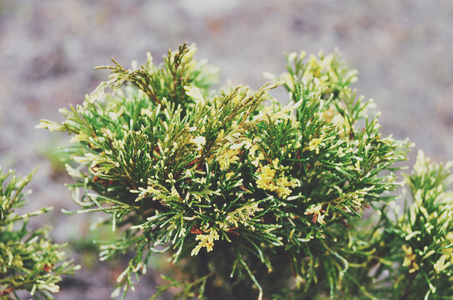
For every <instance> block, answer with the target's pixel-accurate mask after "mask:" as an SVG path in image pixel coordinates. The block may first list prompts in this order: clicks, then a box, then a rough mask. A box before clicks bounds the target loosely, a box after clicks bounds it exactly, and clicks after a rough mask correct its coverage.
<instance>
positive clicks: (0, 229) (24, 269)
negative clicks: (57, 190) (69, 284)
mask: <svg viewBox="0 0 453 300" xmlns="http://www.w3.org/2000/svg"><path fill="white" fill-rule="evenodd" d="M33 174H34V172H33V173H32V174H30V175H29V176H27V177H25V178H22V179H21V178H18V177H16V176H15V175H14V172H13V171H9V172H7V173H3V172H2V169H1V168H0V299H13V297H15V298H16V299H19V298H18V296H17V294H16V292H17V291H18V290H26V291H28V292H30V294H31V295H33V296H35V297H36V299H53V297H52V294H51V293H56V292H58V290H59V287H58V285H56V284H57V283H58V282H59V281H61V275H64V274H72V273H73V272H74V271H75V270H76V269H77V268H78V267H77V266H74V265H73V263H72V262H71V261H67V260H66V258H65V253H64V252H63V251H62V248H63V247H64V245H58V244H54V243H52V242H51V240H50V238H49V235H48V230H46V229H38V230H33V231H30V230H28V229H27V220H28V218H29V217H31V216H36V215H40V214H43V213H45V212H47V211H49V210H50V209H51V208H44V209H41V210H39V211H37V212H34V213H27V214H23V215H18V214H17V213H15V210H16V209H18V208H20V207H22V206H23V204H24V201H25V198H24V196H25V193H24V192H23V190H24V188H25V186H26V185H27V184H28V183H29V182H30V180H31V178H32V176H33Z"/></svg>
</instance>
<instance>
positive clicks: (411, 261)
mask: <svg viewBox="0 0 453 300" xmlns="http://www.w3.org/2000/svg"><path fill="white" fill-rule="evenodd" d="M402 248H403V251H404V253H406V256H405V257H404V261H403V267H409V266H410V267H411V268H410V269H409V273H414V272H415V271H417V270H418V269H419V266H418V264H417V262H416V261H415V260H416V256H415V253H413V250H412V247H407V246H406V245H403V247H402Z"/></svg>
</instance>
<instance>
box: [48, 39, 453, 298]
mask: <svg viewBox="0 0 453 300" xmlns="http://www.w3.org/2000/svg"><path fill="white" fill-rule="evenodd" d="M194 52H195V47H193V46H192V47H188V46H187V45H186V44H183V45H181V46H180V47H179V49H178V50H177V51H174V52H172V51H169V53H168V55H167V56H166V57H164V62H163V63H162V64H159V65H155V64H154V63H153V59H152V57H151V55H150V54H148V59H147V62H146V64H144V65H143V66H141V68H138V69H137V68H134V69H131V70H128V69H125V68H123V67H122V66H121V65H120V64H119V63H118V62H116V61H115V60H113V62H114V65H113V66H111V67H101V69H108V70H110V71H111V75H110V78H109V80H108V81H106V82H102V83H101V84H100V85H99V87H98V88H97V89H96V90H95V91H94V92H93V93H92V94H90V95H87V96H86V99H85V101H84V102H83V104H82V105H77V106H76V107H73V106H71V107H69V108H68V109H62V110H61V113H62V114H63V116H64V117H65V120H64V121H63V122H62V123H56V122H52V121H47V120H43V121H41V124H40V125H39V127H44V128H48V129H49V130H51V131H52V130H58V131H62V132H68V133H69V134H72V139H71V141H72V142H73V146H71V147H66V148H65V151H67V152H69V153H71V155H72V161H71V162H69V163H68V164H67V170H68V173H69V174H70V175H71V176H72V177H74V178H75V180H76V182H75V183H74V184H71V185H69V186H70V188H71V189H72V190H73V198H74V201H76V202H77V203H78V204H79V205H80V206H81V209H80V210H79V211H77V212H78V213H82V212H94V211H103V212H105V213H106V219H105V220H104V221H103V223H102V224H100V225H106V226H111V227H112V229H113V230H119V231H120V232H121V235H120V238H119V239H117V240H111V241H102V244H101V247H100V259H101V260H106V259H109V258H112V257H115V256H117V255H122V254H124V253H126V252H128V253H133V256H132V258H131V259H130V261H129V265H128V266H127V268H126V269H125V270H124V272H123V273H122V274H121V275H120V276H119V278H118V287H117V290H115V292H114V295H117V294H119V293H120V288H123V289H124V292H123V296H124V295H125V294H126V292H127V291H128V290H129V289H131V288H133V275H134V274H135V275H137V276H138V275H140V274H141V273H144V272H145V271H146V268H147V265H148V263H149V259H150V257H151V256H152V255H163V256H164V257H170V258H171V260H172V263H173V265H172V268H171V274H172V276H169V273H168V274H163V278H164V279H166V280H168V284H163V285H162V286H160V287H158V290H157V293H156V294H155V295H154V296H153V299H157V297H158V295H159V294H161V293H163V292H164V291H165V290H167V289H169V288H171V287H176V289H173V291H175V292H174V293H175V298H178V297H179V298H182V299H190V298H199V299H254V298H255V299H257V298H258V299H317V298H318V299H323V298H329V297H330V298H332V299H353V298H357V299H362V298H372V299H373V298H374V299H383V298H386V299H404V298H405V299H413V297H419V296H421V295H426V297H427V298H429V297H433V298H436V297H437V298H438V299H442V297H447V296H448V295H450V296H451V295H452V290H451V285H452V282H451V279H450V278H451V272H452V260H453V258H452V245H451V242H452V211H451V206H452V203H451V200H450V198H449V197H448V194H447V193H446V191H445V188H446V185H445V184H444V182H445V180H446V178H447V169H448V168H447V167H446V168H445V169H444V168H442V167H439V166H433V165H430V164H428V163H427V162H426V161H425V160H423V159H420V160H419V161H418V163H417V167H416V169H415V170H416V171H415V173H414V174H413V175H410V176H409V177H408V180H409V182H410V191H411V193H412V194H413V196H414V198H415V203H414V204H413V205H412V206H410V207H406V209H405V210H404V214H403V215H402V216H401V215H400V214H397V215H396V216H395V215H394V214H393V211H396V210H394V209H390V208H389V207H391V206H389V205H387V204H388V203H393V201H394V198H395V197H394V196H392V194H391V193H390V192H391V191H394V190H395V189H396V188H397V187H398V186H400V185H402V183H401V182H399V181H398V179H397V176H396V173H395V172H396V170H397V167H396V166H395V163H398V162H401V161H404V160H406V154H407V152H408V150H409V148H410V146H411V145H410V143H409V142H408V141H407V140H405V141H398V140H394V139H393V138H392V137H391V136H388V137H384V136H382V134H381V132H380V126H379V124H378V119H377V117H378V115H379V114H378V113H377V112H374V111H373V108H374V107H373V106H374V105H373V103H372V101H364V97H362V96H357V93H356V91H355V90H353V89H352V88H351V84H353V83H354V82H355V81H356V80H357V76H356V73H357V72H356V71H354V70H350V69H349V68H348V67H347V65H346V64H345V63H344V62H343V61H342V60H341V58H340V56H339V55H338V53H333V54H331V55H327V56H326V55H324V54H322V53H320V54H319V56H317V57H316V56H310V57H308V58H307V57H305V56H306V55H305V53H301V54H295V53H294V54H290V55H288V56H287V66H286V69H287V71H286V73H284V74H283V75H281V76H274V77H273V79H272V81H271V82H270V83H268V84H265V85H263V87H262V88H260V89H259V90H257V91H252V90H250V89H249V88H247V87H244V86H238V87H233V88H225V89H223V90H221V91H216V90H215V89H214V88H213V84H214V83H215V82H216V81H215V79H216V69H215V68H213V67H212V66H210V65H208V64H206V62H204V61H197V60H195V59H194V56H193V55H194ZM278 86H282V87H284V88H286V89H287V91H288V93H289V103H288V104H286V105H284V104H282V102H278V101H277V100H276V99H274V98H273V97H272V96H271V95H270V91H271V90H272V89H274V88H277V87H278ZM284 100H285V102H288V101H287V99H284ZM399 165H401V164H399ZM408 203H409V202H408ZM364 212H365V213H366V215H367V216H368V217H366V218H364V217H362V215H363V214H364ZM428 225H429V226H428ZM175 269H176V270H177V271H175ZM169 270H170V269H169ZM165 271H166V270H164V271H163V272H164V273H165ZM169 272H170V271H169ZM137 278H138V277H137Z"/></svg>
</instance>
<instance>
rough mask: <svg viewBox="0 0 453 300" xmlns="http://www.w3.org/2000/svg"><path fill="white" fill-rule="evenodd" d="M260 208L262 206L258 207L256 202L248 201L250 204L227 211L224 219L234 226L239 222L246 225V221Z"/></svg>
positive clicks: (260, 209)
mask: <svg viewBox="0 0 453 300" xmlns="http://www.w3.org/2000/svg"><path fill="white" fill-rule="evenodd" d="M262 210H263V209H262V208H260V207H258V203H256V202H250V204H247V205H244V206H241V207H239V208H237V209H236V210H234V211H232V212H230V213H228V215H227V217H226V218H225V220H226V221H227V222H228V223H229V224H231V225H233V226H234V227H238V226H239V223H241V224H243V225H244V226H248V224H247V221H249V220H251V219H252V217H254V216H255V213H256V212H258V211H262ZM252 229H254V228H252Z"/></svg>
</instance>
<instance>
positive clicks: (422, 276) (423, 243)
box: [376, 151, 453, 299]
mask: <svg viewBox="0 0 453 300" xmlns="http://www.w3.org/2000/svg"><path fill="white" fill-rule="evenodd" d="M452 166H453V162H449V163H447V164H445V165H439V164H433V163H430V160H429V159H428V158H425V156H424V154H423V152H422V151H420V152H419V153H418V157H417V162H416V164H415V166H414V171H413V172H412V174H411V175H407V176H406V181H407V183H408V186H409V190H410V194H411V196H412V199H413V200H414V201H413V203H412V204H410V205H409V201H408V199H406V203H405V205H406V207H405V208H404V212H405V213H404V214H403V215H401V216H399V214H398V213H397V212H395V211H393V215H396V216H398V219H397V220H392V217H391V215H392V214H391V213H392V210H389V211H387V210H386V211H384V212H383V215H382V219H381V224H380V228H381V229H382V230H381V233H380V234H379V235H378V236H377V239H378V240H379V241H378V240H376V243H379V244H380V243H387V242H388V245H380V246H379V249H380V251H381V253H380V254H379V255H380V256H381V257H382V258H383V259H385V263H383V264H380V265H379V266H378V268H377V272H378V273H382V272H384V271H386V272H388V274H389V276H388V277H387V278H386V279H387V281H388V286H389V287H390V288H389V290H388V291H387V294H383V296H385V297H384V298H387V299H416V298H418V299H420V297H421V296H422V295H424V299H451V297H452V295H453V276H452V275H453V255H452V254H453V198H452V196H453V193H452V191H451V190H448V186H449V185H450V184H451V182H452V179H453V178H452V177H451V175H450V174H451V171H450V169H451V167H452ZM395 264H398V267H395Z"/></svg>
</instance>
